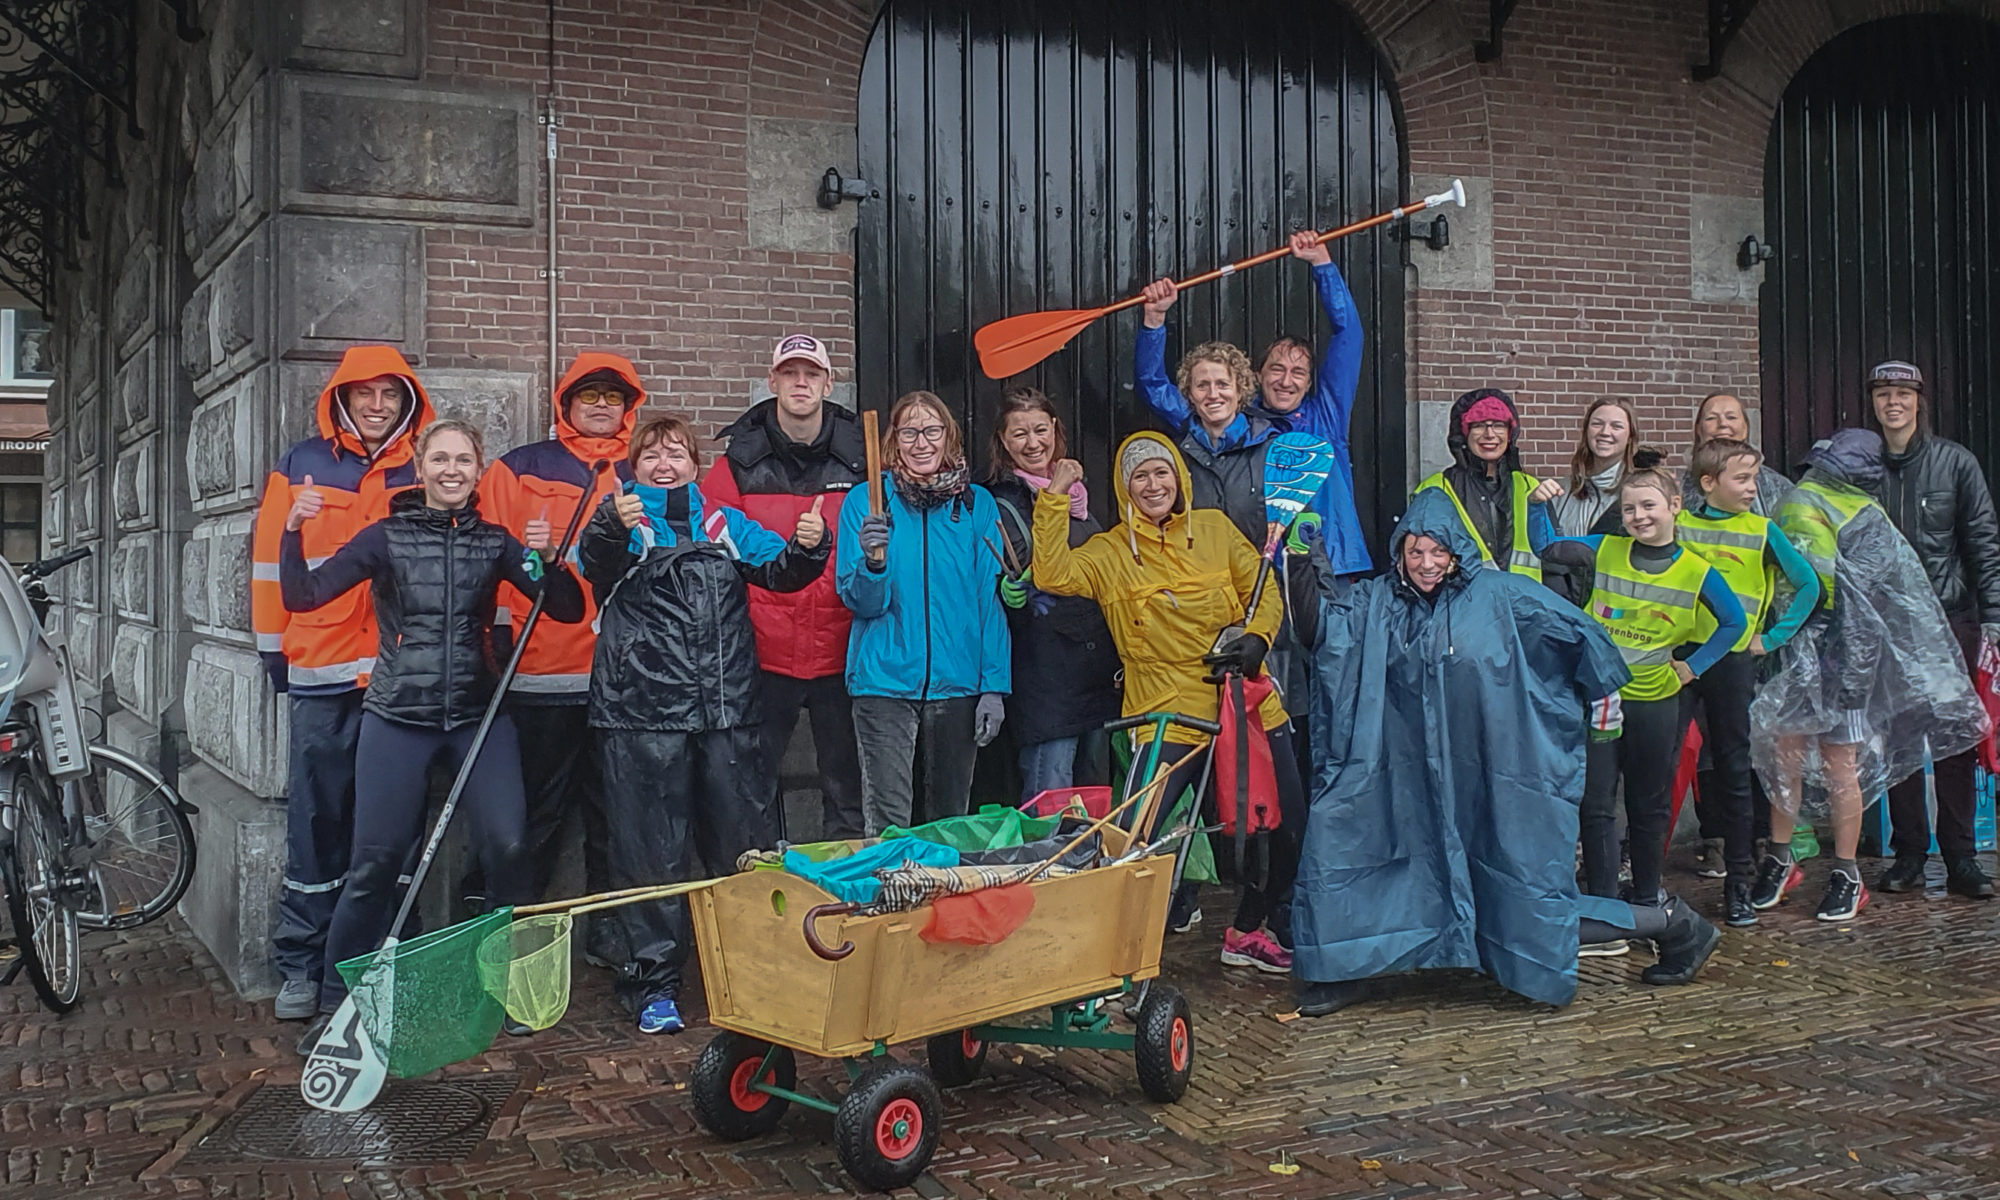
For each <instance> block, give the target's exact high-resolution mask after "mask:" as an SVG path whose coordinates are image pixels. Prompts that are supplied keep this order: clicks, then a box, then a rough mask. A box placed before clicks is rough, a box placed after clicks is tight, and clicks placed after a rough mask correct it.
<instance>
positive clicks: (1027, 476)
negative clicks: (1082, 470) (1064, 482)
mask: <svg viewBox="0 0 2000 1200" xmlns="http://www.w3.org/2000/svg"><path fill="white" fill-rule="evenodd" d="M1014 474H1015V475H1017V476H1019V477H1020V480H1021V482H1023V483H1025V484H1027V485H1028V486H1029V487H1031V488H1033V489H1035V490H1036V491H1038V492H1046V491H1048V490H1049V480H1048V477H1047V476H1045V475H1036V474H1033V473H1032V472H1028V471H1023V470H1022V469H1021V468H1019V467H1015V468H1014ZM1069 515H1070V519H1071V520H1075V521H1081V520H1083V519H1084V518H1085V517H1087V516H1089V515H1090V489H1089V488H1086V487H1084V486H1083V480H1081V479H1079V480H1077V481H1076V482H1075V483H1073V484H1071V485H1070V488H1069Z"/></svg>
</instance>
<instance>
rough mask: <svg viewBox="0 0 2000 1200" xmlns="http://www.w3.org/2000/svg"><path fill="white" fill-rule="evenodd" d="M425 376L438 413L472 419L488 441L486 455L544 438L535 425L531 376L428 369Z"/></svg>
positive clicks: (536, 415)
mask: <svg viewBox="0 0 2000 1200" xmlns="http://www.w3.org/2000/svg"><path fill="white" fill-rule="evenodd" d="M423 379H424V390H425V391H427V392H429V393H430V397H431V403H432V405H433V406H434V407H435V408H436V409H437V415H438V416H440V417H457V418H459V419H460V420H463V421H470V422H471V423H472V424H473V426H474V427H475V428H477V429H478V430H479V432H480V434H481V436H483V437H484V438H485V439H486V456H487V458H488V459H493V458H497V457H499V456H500V455H502V454H504V453H506V452H507V451H509V450H512V449H513V448H514V447H516V446H519V445H521V444H522V443H524V442H538V441H541V440H542V439H543V438H544V437H545V436H546V434H545V433H544V431H543V430H542V428H541V427H540V424H539V416H540V405H539V404H538V403H537V402H536V393H535V381H536V379H537V377H536V376H535V375H531V374H521V373H515V372H510V371H480V370H455V369H453V370H447V369H440V368H432V369H431V370H428V371H425V372H424V376H423Z"/></svg>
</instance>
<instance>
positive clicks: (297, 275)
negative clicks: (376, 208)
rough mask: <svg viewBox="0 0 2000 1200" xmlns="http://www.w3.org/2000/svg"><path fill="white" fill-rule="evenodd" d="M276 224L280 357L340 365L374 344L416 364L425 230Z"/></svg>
mask: <svg viewBox="0 0 2000 1200" xmlns="http://www.w3.org/2000/svg"><path fill="white" fill-rule="evenodd" d="M279 225H280V228H279V232H278V245H279V251H278V254H279V260H280V261H282V262H283V263H284V264H285V271H284V274H283V277H282V278H281V280H280V281H279V286H278V310H279V316H278V345H279V352H280V353H281V354H283V355H284V356H285V357H287V358H306V359H338V358H339V357H340V356H341V354H342V353H344V352H345V351H346V349H347V347H348V346H350V345H352V344H354V343H355V342H375V343H380V344H383V345H389V346H394V347H396V348H397V349H398V350H401V351H402V352H403V356H404V357H405V358H407V359H409V360H410V361H411V362H412V363H415V362H419V361H421V360H422V358H423V331H424V234H423V230H421V229H418V228H415V227H413V226H409V225H391V224H387V223H383V222H376V221H337V220H325V219H323V218H318V217H293V216H287V217H282V218H280V220H279ZM322 382H324V381H322ZM426 386H428V383H426ZM314 390H315V391H317V390H318V389H317V388H315V389H314Z"/></svg>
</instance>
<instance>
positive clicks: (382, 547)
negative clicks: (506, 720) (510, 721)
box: [278, 488, 583, 729]
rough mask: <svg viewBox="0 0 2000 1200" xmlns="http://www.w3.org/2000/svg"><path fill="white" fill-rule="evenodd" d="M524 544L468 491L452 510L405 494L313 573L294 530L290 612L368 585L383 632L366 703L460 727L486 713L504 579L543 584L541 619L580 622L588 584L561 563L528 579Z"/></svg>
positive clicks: (288, 574) (285, 585)
mask: <svg viewBox="0 0 2000 1200" xmlns="http://www.w3.org/2000/svg"><path fill="white" fill-rule="evenodd" d="M526 553H527V551H526V549H525V548H524V547H523V546H522V545H521V543H520V542H518V541H516V540H515V539H514V538H513V537H512V536H511V535H509V534H508V533H507V531H506V530H504V529H501V528H500V527H499V526H497V525H489V524H487V523H486V522H485V521H482V520H480V519H479V501H478V498H477V497H473V498H471V499H469V500H468V501H467V502H466V507H464V508H462V509H456V510H446V509H439V508H429V507H426V506H425V504H424V494H423V492H422V490H421V489H417V488H411V489H410V490H408V491H404V492H399V493H397V494H396V496H395V497H394V498H393V499H391V500H390V501H389V515H388V516H387V517H386V518H384V519H383V520H380V521H377V522H375V523H374V524H372V525H370V526H368V527H367V528H365V529H363V530H362V531H361V532H360V533H358V534H355V535H354V538H353V540H352V541H350V542H348V543H347V544H346V545H345V546H342V547H341V548H340V550H339V551H338V552H337V553H335V554H334V556H333V557H332V558H329V559H327V560H326V561H325V562H324V563H322V564H320V566H319V567H317V568H308V567H307V565H306V558H305V544H304V541H303V539H302V538H301V537H300V535H299V534H298V533H297V532H295V531H294V532H287V533H286V534H285V536H284V541H283V542H282V543H281V545H280V550H279V560H278V574H279V584H280V587H281V588H282V590H283V592H284V597H285V607H286V608H288V609H290V610H291V611H293V612H310V611H311V610H313V609H315V608H319V607H321V606H323V605H326V604H329V603H331V602H332V601H333V600H335V599H336V598H338V597H340V596H342V595H345V594H346V593H347V591H348V590H349V589H351V588H354V587H357V586H359V585H360V584H362V583H364V582H370V581H372V586H371V591H372V592H373V595H374V599H375V621H376V624H377V626H378V627H379V629H380V632H381V645H380V648H379V649H378V650H377V651H376V657H375V669H374V673H373V675H372V676H371V677H370V679H369V681H368V694H367V696H366V698H365V699H363V701H362V707H363V708H365V709H367V710H368V711H369V712H372V713H374V714H375V715H376V716H379V717H383V718H386V719H388V720H391V721H399V722H401V723H403V724H405V725H422V726H427V727H430V728H434V729H437V728H442V729H456V728H458V727H459V726H461V725H469V724H471V723H473V722H475V721H477V720H479V718H480V716H481V714H482V713H483V712H484V711H485V709H486V702H487V701H488V700H491V699H492V698H493V685H494V684H495V683H496V682H497V681H498V679H499V675H500V668H499V666H498V664H496V663H495V662H494V660H493V596H494V592H495V591H496V590H497V589H498V588H499V586H500V581H501V580H503V579H504V580H506V581H507V582H509V583H511V584H513V585H514V586H515V587H517V588H519V589H520V590H521V592H522V594H523V595H527V596H534V595H536V594H537V593H538V592H540V591H541V589H542V588H543V587H544V586H546V587H547V588H548V591H549V598H548V601H547V603H546V605H545V606H544V609H543V613H542V615H543V616H545V617H547V618H548V619H550V620H554V621H561V622H564V623H565V624H571V623H574V622H577V621H581V620H582V619H583V589H582V588H581V587H579V586H578V585H577V582H576V576H574V575H572V574H570V572H569V570H568V568H566V567H561V566H557V567H553V568H550V569H549V570H548V571H547V572H546V573H545V574H544V577H543V579H542V580H540V581H537V580H535V579H532V578H530V577H529V575H528V572H527V569H526V567H525V565H524V563H523V560H524V558H525V556H526Z"/></svg>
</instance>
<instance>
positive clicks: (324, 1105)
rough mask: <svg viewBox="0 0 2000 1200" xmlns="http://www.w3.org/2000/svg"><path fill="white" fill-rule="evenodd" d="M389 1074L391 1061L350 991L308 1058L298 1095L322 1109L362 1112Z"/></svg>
mask: <svg viewBox="0 0 2000 1200" xmlns="http://www.w3.org/2000/svg"><path fill="white" fill-rule="evenodd" d="M388 1074H389V1064H387V1063H385V1062H383V1061H382V1056H381V1055H380V1054H379V1053H377V1052H376V1050H375V1043H374V1042H372V1041H370V1040H369V1038H368V1031H367V1030H365V1029H363V1028H362V1027H361V1010H360V1009H359V1008H358V1007H357V1006H356V1005H355V1003H354V995H353V993H351V992H350V993H349V994H348V997H347V999H345V1000H343V1001H341V1002H340V1008H339V1010H338V1011H336V1012H335V1013H334V1014H333V1019H332V1020H330V1021H328V1022H327V1023H326V1031H325V1032H324V1033H322V1034H320V1035H319V1041H318V1042H317V1043H316V1044H315V1045H314V1046H313V1052H312V1056H311V1057H310V1058H308V1059H307V1060H306V1070H305V1074H303V1075H301V1076H299V1096H300V1098H302V1099H303V1100H304V1101H305V1102H306V1103H307V1104H310V1105H312V1106H313V1107H314V1108H316V1109H319V1110H320V1111H321V1112H337V1113H351V1112H360V1111H361V1110H362V1109H364V1108H367V1107H368V1106H369V1105H370V1104H373V1103H374V1102H375V1097H376V1096H377V1095H379V1094H380V1093H381V1091H382V1081H383V1080H384V1079H385V1078H387V1077H388Z"/></svg>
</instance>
